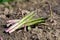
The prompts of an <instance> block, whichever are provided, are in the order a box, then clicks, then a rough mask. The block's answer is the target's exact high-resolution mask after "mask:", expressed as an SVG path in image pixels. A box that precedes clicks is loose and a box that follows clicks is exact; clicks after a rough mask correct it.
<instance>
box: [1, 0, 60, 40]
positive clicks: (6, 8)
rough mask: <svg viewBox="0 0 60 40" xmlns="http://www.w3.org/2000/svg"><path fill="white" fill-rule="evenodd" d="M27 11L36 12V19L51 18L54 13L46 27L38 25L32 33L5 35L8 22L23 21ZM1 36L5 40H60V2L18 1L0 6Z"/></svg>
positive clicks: (43, 0)
mask: <svg viewBox="0 0 60 40" xmlns="http://www.w3.org/2000/svg"><path fill="white" fill-rule="evenodd" d="M50 6H51V10H50ZM26 11H28V12H31V11H35V12H36V13H37V15H36V16H35V18H39V17H49V15H50V14H51V11H52V12H53V13H52V17H51V16H50V17H49V19H47V20H46V23H45V25H41V24H38V25H37V26H35V28H32V30H30V31H25V30H23V29H21V31H20V32H18V31H15V32H13V33H11V34H7V33H4V30H5V29H6V28H5V25H6V21H8V20H9V19H22V18H23V17H24V16H25V14H27V13H26ZM51 20H52V21H51ZM46 24H48V25H46ZM0 36H1V37H2V38H3V40H60V0H23V1H20V0H17V1H13V2H10V3H3V4H0Z"/></svg>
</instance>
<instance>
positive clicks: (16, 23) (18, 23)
mask: <svg viewBox="0 0 60 40" xmlns="http://www.w3.org/2000/svg"><path fill="white" fill-rule="evenodd" d="M35 15H36V14H35V13H34V12H31V13H29V14H28V15H26V16H25V17H24V18H22V19H21V20H9V21H7V23H8V24H7V26H9V25H10V24H13V25H12V26H10V27H9V28H8V29H7V30H5V31H6V32H9V33H12V32H14V31H15V30H17V29H20V28H22V27H24V26H30V25H34V24H37V23H44V22H45V18H43V17H41V18H37V19H33V17H34V16H35Z"/></svg>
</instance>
